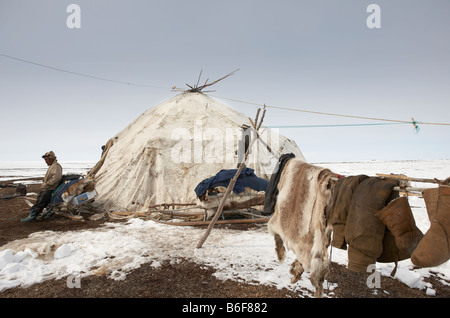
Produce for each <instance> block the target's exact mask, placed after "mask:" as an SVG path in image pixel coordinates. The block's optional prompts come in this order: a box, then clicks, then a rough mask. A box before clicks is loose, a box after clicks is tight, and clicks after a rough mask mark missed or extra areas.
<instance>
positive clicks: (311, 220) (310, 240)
mask: <svg viewBox="0 0 450 318" xmlns="http://www.w3.org/2000/svg"><path fill="white" fill-rule="evenodd" d="M335 176H336V175H335V174H333V173H332V172H331V171H330V170H328V169H324V168H321V167H317V166H313V165H310V164H307V163H305V162H303V161H301V160H299V159H291V160H290V161H289V162H288V163H287V164H286V166H285V168H284V170H283V172H282V175H281V177H280V182H279V184H278V190H279V194H278V198H277V202H276V204H275V210H274V214H273V215H272V216H271V218H270V221H269V223H268V229H269V232H270V233H271V234H272V235H274V238H275V243H276V252H277V255H278V259H279V260H280V261H282V260H283V259H284V257H285V248H284V245H285V246H286V248H287V249H289V250H292V251H293V252H294V253H295V255H296V257H297V259H296V261H295V262H294V263H293V264H292V267H291V273H292V274H293V275H294V278H293V280H292V282H295V281H297V280H298V279H299V278H300V275H301V274H302V272H303V270H305V271H307V272H311V274H310V280H311V283H312V284H313V285H314V286H315V288H316V292H315V296H316V297H318V296H319V297H320V296H322V283H323V281H324V276H325V273H326V271H327V269H328V262H329V259H328V251H327V247H328V245H329V244H330V236H331V231H332V227H331V225H329V226H327V221H326V216H325V208H326V206H327V204H328V203H329V200H330V198H331V190H330V188H331V184H330V182H332V181H331V180H330V178H331V177H335ZM283 243H284V244H283Z"/></svg>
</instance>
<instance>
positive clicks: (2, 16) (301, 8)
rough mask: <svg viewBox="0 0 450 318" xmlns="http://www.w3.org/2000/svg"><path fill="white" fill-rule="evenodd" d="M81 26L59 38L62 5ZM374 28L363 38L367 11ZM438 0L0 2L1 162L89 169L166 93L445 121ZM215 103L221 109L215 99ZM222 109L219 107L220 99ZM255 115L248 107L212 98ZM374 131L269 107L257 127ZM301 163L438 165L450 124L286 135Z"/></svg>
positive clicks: (447, 59)
mask: <svg viewBox="0 0 450 318" xmlns="http://www.w3.org/2000/svg"><path fill="white" fill-rule="evenodd" d="M71 3H75V4H78V5H79V6H80V8H81V28H80V29H69V28H68V27H67V25H66V19H67V17H68V16H69V13H67V12H66V8H67V6H68V5H69V4H71ZM371 3H376V4H378V5H379V6H380V8H381V28H380V29H369V28H368V27H367V25H366V19H367V17H368V16H369V15H370V13H367V12H366V8H367V6H368V5H369V4H371ZM449 12H450V2H449V1H448V0H440V1H438V0H430V1H414V0H408V1H406V0H401V1H400V0H390V1H374V0H373V1H361V0H329V1H320V0H319V1H318V0H315V1H313V0H309V1H300V0H292V1H286V0H281V1H274V0H271V1H267V0H266V1H264V0H258V1H256V0H247V1H246V0H241V1H235V0H232V1H215V0H209V1H206V0H203V1H202V0H191V1H181V0H177V1H175V0H173V1H168V0H164V1H163V0H161V1H137V0H135V1H125V0H121V1H118V0H108V1H106V0H103V1H100V0H89V1H87V0H86V1H84V0H83V1H81V0H80V1H78V0H70V1H65V0H53V1H44V0H35V1H23V0H0V54H6V55H10V56H14V57H17V58H20V59H24V60H28V61H33V62H36V63H40V64H44V65H48V66H51V67H55V68H60V69H64V70H69V71H73V72H78V73H82V74H87V75H92V76H97V77H102V78H107V79H113V80H118V81H122V82H132V83H139V84H145V85H149V86H155V87H139V86H134V85H125V84H120V83H113V82H107V81H100V80H96V79H92V78H87V77H82V76H77V75H74V74H68V73H63V72H58V71H55V70H51V69H48V68H44V67H39V66H36V65H31V64H27V63H23V62H20V61H17V60H12V59H9V58H6V57H2V56H0V107H1V116H0V129H1V130H2V133H1V134H0V161H4V160H40V157H41V155H42V154H43V153H45V152H46V151H48V150H54V151H55V152H56V154H57V155H58V157H59V159H60V160H65V161H69V160H93V161H95V160H97V159H98V158H99V156H100V153H101V150H100V147H101V145H103V144H104V143H105V142H106V141H107V140H108V139H109V138H111V137H112V136H114V135H115V134H116V133H118V132H119V131H120V130H122V129H123V128H125V127H126V126H127V125H128V124H129V123H130V122H131V121H133V120H134V119H135V118H137V117H138V116H139V115H140V114H142V113H143V112H144V111H145V110H146V109H148V108H150V107H153V106H155V105H157V104H159V103H160V102H162V101H164V100H166V99H168V98H170V97H172V96H174V95H175V94H176V93H174V92H172V91H171V90H170V88H171V87H172V86H174V85H176V86H177V87H181V88H186V85H185V84H186V83H189V84H194V83H195V82H196V81H197V76H198V74H199V72H200V70H203V80H206V78H209V79H210V80H214V79H217V78H219V77H221V76H223V75H225V74H228V73H230V72H231V71H233V70H235V69H238V68H239V69H240V70H239V71H238V72H237V73H236V74H235V75H233V76H232V77H230V78H228V79H226V80H224V81H222V82H220V83H218V84H217V85H215V86H214V87H213V88H212V89H215V90H216V92H215V93H213V95H216V96H223V97H227V98H232V99H239V100H244V101H249V102H255V103H260V104H264V103H265V104H268V105H275V106H281V107H290V108H297V109H306V110H313V111H320V112H330V113H339V114H347V115H356V116H364V117H376V118H387V119H396V120H410V119H411V117H414V118H415V119H416V120H417V121H421V122H440V123H450V108H449V101H450V89H449V87H450V42H449V41H448V39H449V38H450V19H449V18H448V13H449ZM218 99H219V98H218ZM219 100H221V99H219ZM221 101H223V102H224V103H226V104H227V105H229V106H230V107H232V108H235V109H237V110H239V111H241V112H244V113H246V114H247V115H248V116H250V117H253V116H254V114H255V109H256V108H255V106H251V105H248V104H242V103H237V102H233V101H230V100H221ZM365 123H374V122H373V121H368V120H361V119H351V118H339V117H333V116H323V115H313V114H307V113H300V112H292V111H283V110H276V109H272V108H270V109H268V112H267V115H266V118H265V124H267V125H275V126H277V125H335V124H365ZM280 132H281V133H282V134H284V135H286V136H288V137H291V138H292V139H294V140H295V141H296V142H297V144H298V146H299V147H300V149H301V150H302V152H303V154H304V156H305V157H306V159H307V160H308V161H309V162H330V161H358V160H405V159H411V160H414V159H449V158H450V147H449V136H450V126H433V125H420V132H419V133H418V134H415V133H414V131H413V126H412V125H405V124H403V125H386V126H357V127H327V128H291V129H281V131H280Z"/></svg>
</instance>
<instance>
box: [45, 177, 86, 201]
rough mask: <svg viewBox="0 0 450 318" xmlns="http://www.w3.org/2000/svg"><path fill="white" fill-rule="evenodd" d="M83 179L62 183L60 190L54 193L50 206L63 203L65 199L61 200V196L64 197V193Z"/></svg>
mask: <svg viewBox="0 0 450 318" xmlns="http://www.w3.org/2000/svg"><path fill="white" fill-rule="evenodd" d="M80 180H81V179H76V180H71V181H68V182H67V183H62V184H60V185H59V187H58V188H56V189H55V191H53V193H52V198H51V200H50V204H57V203H61V202H63V199H62V198H61V196H62V195H63V193H64V192H65V191H66V190H67V189H68V188H69V187H70V186H71V185H72V184H74V183H76V182H78V181H80Z"/></svg>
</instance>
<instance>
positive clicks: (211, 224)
mask: <svg viewBox="0 0 450 318" xmlns="http://www.w3.org/2000/svg"><path fill="white" fill-rule="evenodd" d="M260 111H261V109H260V108H258V111H257V112H256V117H255V122H253V121H252V119H251V118H249V119H250V122H251V123H252V126H253V129H255V131H256V127H259V126H260V125H259V126H258V117H259V113H260ZM265 112H266V110H265V109H264V112H263V118H264V114H265ZM256 132H257V131H256ZM257 139H258V135H257V134H256V138H254V139H253V140H252V141H251V143H250V145H249V146H248V148H247V151H246V152H245V156H244V160H243V161H242V162H241V164H240V166H239V169H238V170H237V172H236V174H235V175H234V177H233V179H231V181H230V183H229V185H228V187H227V190H226V191H225V194H224V196H223V197H222V200H221V201H220V205H219V207H218V208H217V211H216V214H215V215H214V217H213V219H212V220H211V222H210V223H209V225H208V228H207V229H206V231H205V233H204V234H203V236H202V238H201V239H200V241H198V243H197V248H201V247H202V245H203V243H204V242H205V241H206V239H207V238H208V236H209V234H210V233H211V230H212V228H213V227H214V224H215V223H216V222H217V220H218V219H219V216H220V214H221V213H222V210H223V207H224V206H225V201H226V200H227V198H228V196H229V195H230V193H231V190H232V189H233V188H234V185H235V184H236V181H237V179H238V178H239V175H240V174H241V171H242V169H244V166H245V162H246V161H247V158H248V155H249V153H250V149H251V148H252V146H253V143H254V142H255V141H256V140H257Z"/></svg>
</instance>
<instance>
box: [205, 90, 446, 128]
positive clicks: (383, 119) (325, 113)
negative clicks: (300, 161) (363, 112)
mask: <svg viewBox="0 0 450 318" xmlns="http://www.w3.org/2000/svg"><path fill="white" fill-rule="evenodd" d="M210 96H212V97H216V98H221V99H226V100H230V101H234V102H238V103H243V104H249V105H254V106H258V107H268V108H274V109H280V110H288V111H296V112H303V113H311V114H317V115H327V116H337V117H346V118H357V119H367V120H376V121H386V122H393V123H397V124H413V125H414V126H416V125H417V124H422V125H445V126H450V124H448V123H430V122H418V121H414V120H412V121H407V120H396V119H387V118H375V117H365V116H355V115H344V114H336V113H327V112H318V111H313V110H305V109H297V108H291V107H280V106H274V105H267V104H258V103H254V102H247V101H243V100H239V99H234V98H228V97H223V96H217V95H210Z"/></svg>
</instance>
